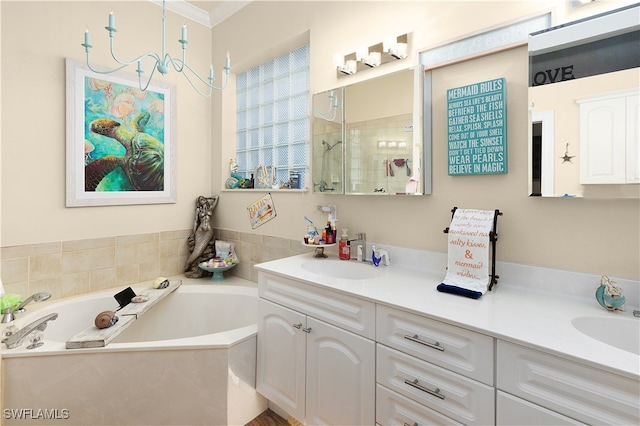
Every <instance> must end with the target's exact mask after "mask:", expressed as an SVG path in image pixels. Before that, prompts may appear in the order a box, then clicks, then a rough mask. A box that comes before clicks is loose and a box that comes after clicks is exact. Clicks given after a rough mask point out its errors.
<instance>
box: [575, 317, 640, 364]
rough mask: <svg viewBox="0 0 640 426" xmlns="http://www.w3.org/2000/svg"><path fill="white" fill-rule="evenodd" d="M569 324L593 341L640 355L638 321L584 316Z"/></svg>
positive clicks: (639, 324)
mask: <svg viewBox="0 0 640 426" xmlns="http://www.w3.org/2000/svg"><path fill="white" fill-rule="evenodd" d="M571 324H573V326H574V327H575V328H576V330H578V331H579V332H581V333H583V334H586V335H587V336H589V337H591V338H593V339H596V340H598V341H600V342H602V343H606V344H607V345H611V346H615V347H616V348H618V349H622V350H623V351H627V352H632V353H634V354H637V355H640V320H639V319H635V318H615V317H601V316H586V317H577V318H574V319H573V320H571Z"/></svg>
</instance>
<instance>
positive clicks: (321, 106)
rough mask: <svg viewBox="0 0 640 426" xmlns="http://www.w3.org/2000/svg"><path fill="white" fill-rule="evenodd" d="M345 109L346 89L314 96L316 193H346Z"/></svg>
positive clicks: (312, 147) (314, 183) (313, 173)
mask: <svg viewBox="0 0 640 426" xmlns="http://www.w3.org/2000/svg"><path fill="white" fill-rule="evenodd" d="M343 106H344V90H343V89H342V88H339V89H335V90H329V91H326V92H322V93H318V94H316V95H313V100H312V111H313V121H312V128H313V136H312V139H311V152H312V156H311V168H312V180H313V192H327V193H334V194H343V193H344V186H343V182H344V168H343V165H344V160H343V158H344V144H343V121H344V108H343Z"/></svg>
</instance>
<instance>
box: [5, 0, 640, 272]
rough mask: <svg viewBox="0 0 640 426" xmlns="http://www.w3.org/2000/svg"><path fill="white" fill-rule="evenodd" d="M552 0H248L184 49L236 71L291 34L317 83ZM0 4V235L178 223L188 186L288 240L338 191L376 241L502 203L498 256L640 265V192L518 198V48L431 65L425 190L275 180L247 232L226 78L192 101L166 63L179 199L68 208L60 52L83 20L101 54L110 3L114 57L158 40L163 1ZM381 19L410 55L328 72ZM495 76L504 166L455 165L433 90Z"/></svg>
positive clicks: (222, 218)
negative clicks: (457, 211) (283, 185)
mask: <svg viewBox="0 0 640 426" xmlns="http://www.w3.org/2000/svg"><path fill="white" fill-rule="evenodd" d="M551 3H553V4H555V3H556V2H548V3H545V2H533V1H532V2H497V3H487V2H470V3H465V2H429V1H423V2H406V3H405V2H371V3H367V4H366V5H363V4H362V2H318V3H314V2H263V1H258V2H254V3H252V4H251V5H249V6H247V7H246V8H244V9H242V10H241V11H240V12H239V13H237V14H236V15H235V16H234V17H232V18H231V19H230V20H229V21H227V22H225V23H223V24H221V25H219V26H218V27H216V28H215V29H214V30H213V31H211V30H209V29H208V28H205V27H202V26H200V25H198V24H196V23H192V22H189V23H188V24H189V39H190V44H189V54H190V56H189V57H190V61H192V63H193V65H194V66H195V67H196V68H197V69H200V70H203V71H204V72H206V69H207V68H208V66H209V61H210V60H212V61H213V65H214V68H215V69H216V70H219V69H220V68H221V66H222V65H223V61H224V55H225V53H226V51H227V50H229V52H230V53H231V57H232V65H233V66H234V70H235V71H243V70H244V69H247V68H248V67H250V66H252V65H256V64H258V63H260V62H261V61H263V60H265V59H268V58H269V57H273V56H275V55H277V54H279V53H282V52H283V50H282V49H284V47H285V45H287V44H288V45H289V46H293V45H295V44H297V43H298V42H299V41H300V40H305V39H308V40H310V43H311V91H312V92H313V93H315V92H319V91H323V90H327V89H330V88H332V87H336V86H339V85H344V84H351V83H353V82H356V81H360V80H363V79H367V78H371V77H374V76H377V75H381V74H384V73H387V72H391V71H394V70H398V69H401V68H406V67H409V66H412V65H415V64H417V62H418V57H417V51H418V50H423V49H426V48H429V47H432V46H436V45H438V44H440V43H442V42H443V41H447V40H451V39H454V38H457V37H459V36H460V35H462V34H468V33H472V32H477V31H481V30H482V29H483V28H487V27H492V26H495V25H497V24H499V23H503V22H508V21H511V20H513V19H515V18H517V17H520V16H525V15H530V14H532V13H534V12H536V11H539V10H541V9H544V7H546V6H547V5H549V4H551ZM623 3H630V2H628V1H626V2H604V4H602V3H601V2H597V3H594V4H593V5H587V6H585V7H584V8H582V9H581V11H580V12H579V13H580V14H585V13H595V12H597V11H600V10H602V8H603V7H608V8H612V7H614V6H619V5H622V4H623ZM0 7H1V8H2V10H1V19H2V27H1V30H2V75H1V78H2V81H1V83H2V88H1V90H2V105H1V108H2V123H1V124H2V128H1V138H2V139H1V141H0V144H1V145H0V148H1V157H0V158H1V159H0V161H1V165H0V170H1V172H2V177H1V180H0V183H1V185H2V188H1V196H2V203H1V225H0V230H1V239H0V246H2V247H8V246H19V245H28V244H39V243H49V242H60V241H74V240H83V239H92V238H103V237H116V236H128V235H136V234H150V233H151V234H153V233H160V232H165V231H175V230H178V231H180V230H184V229H189V228H190V226H191V222H192V220H193V203H194V200H195V198H196V197H197V196H198V195H201V194H211V193H213V194H219V195H220V197H221V199H220V202H219V204H218V206H217V208H216V213H215V215H214V216H215V218H214V225H215V226H216V227H218V228H223V229H228V230H232V231H234V232H240V233H244V234H253V235H256V237H258V236H273V237H279V238H283V239H285V240H287V239H290V240H296V239H299V238H301V237H302V234H303V232H304V230H305V222H304V220H303V216H304V215H307V216H310V217H312V218H314V219H315V220H318V221H321V220H322V219H323V216H322V215H320V213H319V212H318V211H317V208H316V206H317V205H318V204H336V205H337V206H338V219H339V222H338V226H339V227H340V228H342V227H347V228H349V229H350V230H351V232H360V231H365V232H367V234H368V239H369V241H372V242H373V241H375V242H380V243H384V244H392V245H397V246H406V247H410V248H418V249H426V250H435V251H445V250H446V236H445V235H444V234H443V233H442V229H444V227H446V226H447V225H448V222H449V218H450V209H451V208H452V207H453V206H458V207H472V208H487V209H493V208H499V209H500V210H502V211H504V213H505V215H504V216H503V217H501V219H500V225H499V232H500V241H499V243H498V258H499V259H500V260H505V261H513V262H519V263H526V264H534V265H541V266H546V267H552V268H560V269H568V270H576V271H585V272H591V273H598V274H599V273H606V274H608V275H611V276H620V277H626V278H635V279H638V276H639V275H640V274H639V265H638V258H639V247H638V236H639V225H638V217H639V205H638V201H628V200H615V201H602V200H599V201H595V200H584V199H583V200H564V199H544V200H541V199H530V198H528V197H527V196H526V193H527V178H526V170H527V164H526V162H527V153H526V146H527V141H526V138H527V102H526V99H527V74H526V65H527V54H526V48H524V47H522V48H518V49H515V50H513V51H509V52H505V53H501V54H499V55H495V56H490V57H486V58H482V59H478V60H474V61H472V62H468V63H463V64H459V65H455V66H451V67H448V68H446V69H441V70H437V71H436V72H435V73H434V93H435V97H434V122H435V126H434V149H433V157H434V169H433V195H430V196H424V197H410V198H395V199H387V198H382V197H367V196H365V197H356V196H349V197H347V196H336V195H312V194H310V193H282V192H273V194H272V195H273V197H274V201H275V205H276V211H277V217H276V218H275V219H274V220H272V221H270V222H268V223H267V224H265V225H263V226H262V227H260V228H257V229H256V230H255V231H252V230H251V228H250V226H249V221H248V218H247V215H246V206H247V205H248V204H250V203H251V202H253V201H255V200H256V199H258V198H259V197H260V196H261V195H262V193H261V192H228V191H221V188H222V187H223V183H224V179H226V177H227V174H228V162H229V159H230V158H231V157H232V156H233V155H234V154H233V153H234V149H235V137H234V125H233V123H234V111H235V96H234V93H233V90H230V91H225V92H223V93H216V94H215V95H214V97H213V98H212V99H211V100H207V99H202V98H200V97H199V96H198V95H196V94H194V92H193V91H192V90H191V88H190V87H189V86H188V85H187V83H185V82H184V80H183V79H181V78H180V76H178V75H176V74H175V73H174V74H171V75H169V76H168V77H160V78H162V79H163V80H167V81H169V82H173V83H175V84H176V85H177V123H176V126H177V134H178V140H177V158H178V169H177V170H178V171H177V173H178V176H177V178H178V202H177V203H176V204H164V205H144V206H112V207H90V208H89V207H86V208H66V207H65V204H64V200H65V110H64V107H65V86H64V58H65V57H71V58H74V59H78V60H81V59H82V58H83V50H82V48H81V47H80V43H81V42H82V34H83V32H84V28H85V25H88V26H89V28H90V29H91V33H92V43H93V44H94V46H95V48H94V51H95V53H96V57H95V60H96V61H97V62H98V63H101V64H103V65H108V64H109V63H110V62H108V61H107V58H106V57H105V56H104V55H103V56H100V55H99V53H100V52H104V49H105V47H106V43H107V39H108V37H107V34H106V31H104V30H103V29H102V27H104V26H105V24H106V20H107V14H108V12H109V10H110V8H113V10H114V12H115V13H116V14H117V24H118V29H119V32H118V35H117V39H116V40H117V49H118V51H120V52H122V53H121V55H122V56H124V57H130V56H133V55H137V54H139V53H141V51H143V50H144V51H146V50H150V49H154V50H159V49H160V46H159V44H160V37H159V22H160V8H158V7H157V6H156V5H154V4H151V3H150V2H147V1H140V2H131V1H127V2H102V1H101V2H88V1H86V2H64V1H61V2H51V1H48V2H38V3H35V2H18V1H15V2H12V1H2V2H1V3H0ZM563 14H564V11H560V13H559V15H558V16H559V18H558V19H567V18H563ZM573 16H574V17H576V16H578V15H573ZM479 17H481V18H482V19H479ZM167 19H168V22H167V31H168V33H169V35H168V37H167V40H168V48H169V49H170V51H171V52H176V53H177V50H178V49H175V48H176V47H177V46H175V45H176V44H177V43H175V42H173V41H172V40H174V39H175V38H177V37H173V36H172V34H171V31H174V32H178V31H179V27H180V26H181V25H182V23H183V22H185V18H183V17H179V16H176V15H175V14H172V13H169V14H168V17H167ZM386 32H388V33H389V34H404V33H407V32H409V33H413V35H412V46H411V54H410V56H409V57H408V58H407V59H406V60H405V61H402V62H398V63H395V64H388V65H385V67H381V68H380V69H377V70H370V71H368V72H366V73H365V72H363V73H359V74H357V75H355V76H352V77H353V78H348V77H347V78H341V79H338V78H337V77H336V73H335V71H334V70H333V69H332V62H333V56H334V55H335V54H340V53H342V54H344V53H348V52H351V51H353V50H354V49H355V47H357V46H358V45H360V44H362V45H370V44H373V43H375V42H378V41H380V40H381V39H382V37H383V36H384V34H385V33H386ZM176 36H177V34H176ZM274 46H275V47H274ZM210 52H212V53H213V56H212V59H210V58H211V55H210ZM495 77H506V78H507V81H508V87H507V93H508V118H509V122H508V141H509V147H508V149H509V173H508V174H506V175H495V176H475V177H473V176H471V177H450V176H448V175H447V174H446V167H445V165H446V148H445V143H444V141H445V140H446V129H445V126H444V122H445V109H446V102H445V98H444V94H445V92H446V90H447V89H448V88H451V87H456V86H459V85H463V84H466V83H472V82H477V81H482V80H483V79H487V78H495ZM0 272H1V271H0Z"/></svg>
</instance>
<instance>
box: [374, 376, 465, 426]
mask: <svg viewBox="0 0 640 426" xmlns="http://www.w3.org/2000/svg"><path fill="white" fill-rule="evenodd" d="M376 423H377V424H379V425H381V426H396V425H404V426H425V425H461V423H458V422H456V421H453V420H452V419H450V418H449V417H446V416H443V415H442V414H440V413H438V412H437V411H434V410H432V409H430V408H427V407H425V406H424V405H420V404H418V403H417V402H414V401H412V400H410V399H409V398H405V397H404V396H402V395H400V394H398V393H396V392H393V391H391V390H389V389H387V388H385V387H384V386H380V385H377V389H376Z"/></svg>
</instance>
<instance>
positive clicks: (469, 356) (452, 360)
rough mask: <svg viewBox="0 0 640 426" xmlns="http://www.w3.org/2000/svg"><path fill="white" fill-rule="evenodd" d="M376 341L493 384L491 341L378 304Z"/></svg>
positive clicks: (477, 334)
mask: <svg viewBox="0 0 640 426" xmlns="http://www.w3.org/2000/svg"><path fill="white" fill-rule="evenodd" d="M376 318H377V319H376V322H377V324H376V329H377V336H376V340H377V341H378V342H380V343H383V344H385V345H387V346H390V347H392V348H395V349H398V350H400V351H402V352H406V353H408V354H410V355H413V356H415V357H418V358H420V359H423V360H425V361H429V362H432V363H434V364H436V365H439V366H441V367H444V368H446V369H448V370H452V371H455V372H456V373H460V374H462V375H464V376H467V377H471V378H472V379H476V380H479V381H481V382H482V383H485V384H487V385H490V386H492V385H493V354H494V349H493V338H492V337H489V336H485V335H484V334H479V333H475V332H473V331H469V330H465V329H464V328H460V327H456V326H453V325H449V324H445V323H443V322H440V321H435V320H432V319H428V318H425V317H422V316H420V315H415V314H411V313H408V312H403V311H400V310H397V309H394V308H390V307H387V306H382V305H378V311H377V316H376Z"/></svg>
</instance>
